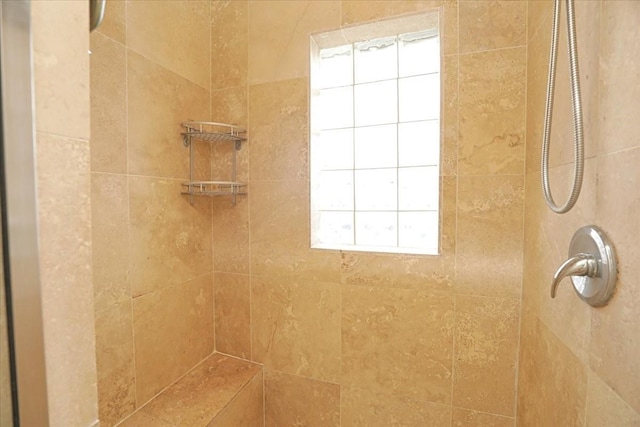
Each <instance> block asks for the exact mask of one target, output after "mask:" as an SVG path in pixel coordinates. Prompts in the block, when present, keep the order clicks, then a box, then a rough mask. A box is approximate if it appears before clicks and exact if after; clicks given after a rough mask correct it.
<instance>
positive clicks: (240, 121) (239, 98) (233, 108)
mask: <svg viewBox="0 0 640 427" xmlns="http://www.w3.org/2000/svg"><path fill="white" fill-rule="evenodd" d="M247 108H248V107H247V87H246V86H239V87H234V88H229V89H220V90H216V91H213V92H212V93H211V120H212V121H214V122H218V123H229V124H234V125H237V126H240V127H242V128H244V129H246V128H247V122H248V121H247ZM251 139H252V138H251V137H250V136H249V140H248V141H244V142H242V146H241V148H240V150H236V148H235V145H234V144H230V143H218V144H212V145H211V179H213V180H221V181H228V180H230V179H231V176H232V170H233V152H234V150H236V152H235V154H236V180H237V181H240V182H245V183H246V182H248V181H249V151H250V148H251V147H250V143H251Z"/></svg>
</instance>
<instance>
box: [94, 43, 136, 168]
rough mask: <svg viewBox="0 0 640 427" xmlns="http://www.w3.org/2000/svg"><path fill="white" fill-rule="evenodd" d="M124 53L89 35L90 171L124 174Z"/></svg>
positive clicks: (125, 75)
mask: <svg viewBox="0 0 640 427" xmlns="http://www.w3.org/2000/svg"><path fill="white" fill-rule="evenodd" d="M126 89H127V52H126V47H125V46H123V45H121V44H120V43H118V42H115V41H113V40H112V39H110V38H108V37H105V36H103V35H102V34H101V33H98V32H94V33H92V34H91V106H92V107H91V111H92V113H93V114H91V170H92V171H94V172H111V173H127V92H126Z"/></svg>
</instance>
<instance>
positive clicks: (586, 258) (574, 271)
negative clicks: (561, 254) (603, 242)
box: [551, 253, 598, 298]
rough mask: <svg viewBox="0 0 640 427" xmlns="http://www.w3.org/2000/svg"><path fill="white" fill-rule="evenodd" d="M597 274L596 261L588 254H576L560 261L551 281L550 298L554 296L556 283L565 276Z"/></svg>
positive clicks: (593, 275)
mask: <svg viewBox="0 0 640 427" xmlns="http://www.w3.org/2000/svg"><path fill="white" fill-rule="evenodd" d="M596 274H598V261H596V258H595V257H594V256H593V255H590V254H583V253H580V254H577V255H575V256H572V257H571V258H569V259H568V260H566V261H565V262H563V263H562V265H561V266H560V268H558V271H556V274H554V275H553V282H552V283H551V298H555V297H556V289H557V288H558V285H559V284H560V282H561V281H562V279H564V278H565V277H567V276H588V277H595V276H596Z"/></svg>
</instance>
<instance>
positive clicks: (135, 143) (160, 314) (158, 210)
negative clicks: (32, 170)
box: [91, 0, 249, 426]
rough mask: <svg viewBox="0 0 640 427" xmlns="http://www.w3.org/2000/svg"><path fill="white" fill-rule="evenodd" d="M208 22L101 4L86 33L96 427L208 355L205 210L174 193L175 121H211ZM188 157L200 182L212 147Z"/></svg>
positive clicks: (205, 16)
mask: <svg viewBox="0 0 640 427" xmlns="http://www.w3.org/2000/svg"><path fill="white" fill-rule="evenodd" d="M211 25H212V18H211V4H210V2H208V1H200V2H183V1H166V2H158V1H135V2H126V1H120V0H109V1H108V2H107V9H106V15H105V20H104V23H103V24H102V26H101V27H100V28H99V29H98V30H97V31H96V32H94V33H93V34H92V36H91V41H92V46H91V47H92V51H93V52H92V56H91V77H92V82H91V100H92V105H91V115H92V129H91V130H92V141H91V170H92V172H93V173H92V199H93V200H92V213H93V230H92V231H93V232H92V234H93V238H94V240H95V242H96V243H95V245H94V252H93V261H94V288H95V297H96V331H97V335H98V337H97V338H98V347H97V349H98V353H99V354H98V367H99V368H98V369H99V373H98V389H99V397H100V399H99V408H100V417H101V422H102V424H103V425H105V426H111V425H115V424H116V423H118V422H119V421H120V420H122V418H123V417H125V416H126V415H128V414H130V413H131V412H132V411H134V410H136V409H139V408H140V406H142V405H143V404H144V403H145V402H146V401H147V400H148V399H149V398H150V397H152V396H153V395H154V394H155V393H157V392H158V391H160V390H161V389H162V388H163V387H164V386H166V385H168V384H170V383H171V382H173V381H174V380H176V379H177V378H178V376H180V375H181V374H182V373H184V372H186V371H187V370H188V369H190V368H192V367H193V366H194V365H195V364H196V363H198V362H200V361H201V360H202V359H203V358H204V357H206V356H207V355H208V354H209V353H210V352H211V351H212V350H213V342H214V341H213V339H214V311H213V310H214V307H213V236H212V229H213V227H212V215H211V205H212V203H211V201H210V200H209V199H196V200H195V203H194V204H193V205H191V204H190V203H189V199H188V198H186V197H185V196H181V195H180V191H181V190H182V187H181V182H182V181H184V180H185V179H186V178H187V177H188V176H189V169H188V161H189V150H188V149H187V148H185V147H184V146H183V144H182V140H181V137H180V132H181V130H182V128H181V126H180V124H181V123H182V122H183V121H187V120H209V119H210V118H211V116H210V112H211V111H210V110H211V96H210V91H209V87H210V85H211V72H210V70H211V57H210V56H211V49H210V45H211V35H210V32H211ZM223 102H224V101H223ZM243 103H244V104H246V101H244V102H243ZM241 104H242V103H241ZM217 108H218V111H220V106H219V104H217ZM243 108H244V107H243ZM195 149H196V156H197V157H196V160H197V161H196V170H195V177H196V178H197V179H210V176H211V173H212V171H211V161H210V156H211V149H210V147H209V145H208V144H204V143H196V144H195ZM246 205H247V203H245V206H246ZM246 217H248V212H247V215H245V218H246ZM246 228H247V229H248V226H247V227H246ZM246 241H247V242H248V237H247V238H246ZM246 246H248V243H247V244H246ZM246 246H245V247H246ZM245 259H246V261H245V262H244V264H242V265H248V259H249V256H248V255H247V256H246V257H245ZM222 260H223V261H224V258H222ZM246 293H247V294H248V290H247V292H246ZM232 295H234V294H233V293H232ZM234 296H235V295H234ZM247 296H248V295H247ZM127 311H128V314H127ZM134 337H135V340H134ZM248 339H249V338H248V332H247V336H246V337H245V341H246V340H248ZM134 343H135V352H134ZM134 353H135V358H134Z"/></svg>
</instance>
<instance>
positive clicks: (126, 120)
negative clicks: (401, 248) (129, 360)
mask: <svg viewBox="0 0 640 427" xmlns="http://www.w3.org/2000/svg"><path fill="white" fill-rule="evenodd" d="M128 14H129V3H128V2H127V3H126V4H125V8H124V22H125V25H124V45H122V46H123V47H124V49H125V50H124V99H125V103H124V109H125V114H124V129H125V141H124V142H125V153H124V154H125V174H124V175H125V177H126V178H125V180H126V198H127V242H128V245H127V253H128V256H127V277H128V280H127V281H128V284H129V304H130V307H131V341H132V346H131V347H132V353H133V354H132V356H133V394H134V408H135V409H134V410H133V412H132V413H131V414H129V415H128V416H131V415H132V414H133V413H135V412H136V411H137V410H138V408H139V407H140V402H139V396H138V366H137V362H136V360H137V359H136V328H135V317H134V310H133V304H134V298H133V283H132V278H131V270H132V268H131V264H132V262H131V253H130V252H131V197H130V196H131V189H130V185H129V184H130V179H129V162H130V161H129V55H128V54H127V42H128V25H127V22H128V21H129V16H128ZM116 43H118V42H117V41H116ZM92 173H93V171H92ZM128 416H127V417H128ZM127 417H125V418H124V419H126V418H127ZM121 421H122V420H121Z"/></svg>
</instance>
